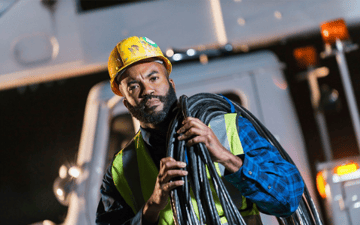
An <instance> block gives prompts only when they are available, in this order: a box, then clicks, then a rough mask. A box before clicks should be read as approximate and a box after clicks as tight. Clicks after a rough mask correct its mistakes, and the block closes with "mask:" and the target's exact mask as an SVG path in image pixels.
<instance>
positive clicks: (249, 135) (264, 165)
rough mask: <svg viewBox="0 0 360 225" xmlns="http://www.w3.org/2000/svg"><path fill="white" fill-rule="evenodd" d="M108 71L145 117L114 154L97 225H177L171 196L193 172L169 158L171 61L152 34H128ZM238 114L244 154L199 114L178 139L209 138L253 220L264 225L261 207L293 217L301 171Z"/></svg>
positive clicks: (113, 85) (195, 140)
mask: <svg viewBox="0 0 360 225" xmlns="http://www.w3.org/2000/svg"><path fill="white" fill-rule="evenodd" d="M108 69H109V74H110V77H111V80H110V82H111V88H112V90H113V92H114V93H115V94H117V95H120V96H123V97H124V99H123V103H124V105H125V106H126V107H127V109H128V110H129V112H130V113H131V114H132V115H133V116H134V117H135V118H137V119H138V120H139V121H140V131H139V133H138V134H137V135H136V136H135V138H134V140H133V141H132V142H130V143H129V144H128V145H127V147H125V148H124V149H123V150H121V151H120V152H119V153H118V154H117V155H116V156H115V158H114V160H113V162H112V165H110V167H109V169H108V170H107V172H106V174H105V176H104V179H103V184H102V186H101V200H100V203H99V206H98V210H97V214H96V215H97V218H96V222H97V224H172V223H173V221H172V220H173V217H172V212H171V209H170V206H169V193H170V191H171V190H172V189H174V188H176V187H179V186H182V185H184V183H183V181H181V180H176V181H173V182H171V181H170V180H171V179H172V178H176V177H181V176H186V175H187V171H186V170H181V168H185V167H186V164H185V163H183V162H178V161H176V160H175V159H173V158H170V157H166V146H165V141H166V134H167V129H168V126H169V122H170V121H171V119H172V118H173V117H174V111H173V110H174V108H175V107H176V102H177V98H176V94H175V83H174V81H173V80H172V79H171V78H170V73H171V69H172V67H171V63H170V62H169V60H168V59H167V58H165V57H164V56H163V54H162V52H161V50H160V48H159V47H158V46H157V45H156V44H155V43H154V42H152V41H151V40H149V39H148V38H145V37H141V38H139V37H130V38H127V39H125V40H123V41H121V42H119V43H118V44H117V45H116V47H115V48H114V50H113V51H112V52H111V54H110V57H109V64H108ZM234 118H236V120H237V123H238V128H239V129H238V130H236V133H235V134H236V138H235V139H237V141H239V140H240V141H239V143H240V148H242V149H241V154H237V153H236V152H239V151H238V150H239V149H235V150H233V149H231V150H229V149H227V148H225V147H224V144H223V143H222V142H220V141H219V139H218V137H217V136H216V135H215V133H216V132H215V133H214V131H213V130H212V129H210V128H209V126H207V125H206V124H204V123H202V122H201V121H200V120H199V119H197V118H191V117H188V118H186V119H184V121H183V122H182V126H181V128H180V129H179V130H178V131H177V133H178V134H179V136H178V139H179V140H186V143H187V145H188V146H191V145H194V144H197V143H204V144H205V146H206V147H207V149H208V151H209V153H210V155H211V157H212V159H213V161H214V162H217V163H219V165H220V164H221V165H222V166H223V167H224V168H225V172H224V174H223V176H224V177H225V180H226V181H227V182H229V183H230V186H231V187H229V189H232V190H233V191H231V192H230V194H231V197H232V199H233V200H235V201H234V203H235V204H236V205H238V206H239V207H238V208H239V210H240V212H241V214H242V215H243V217H244V219H245V221H246V222H247V224H261V220H260V217H259V211H261V212H264V213H267V214H271V215H275V216H281V217H285V216H289V215H291V214H292V213H293V212H294V211H295V210H296V209H297V207H298V204H299V201H300V199H301V195H302V192H303V188H304V184H303V182H302V179H301V176H300V174H299V172H298V171H297V169H296V168H295V167H294V166H293V165H291V164H290V163H288V162H286V161H285V160H283V159H282V157H281V156H280V155H279V153H278V151H277V150H276V149H275V148H274V147H273V146H272V145H271V144H270V143H269V142H268V141H266V140H265V139H264V138H262V137H260V136H259V135H258V134H257V132H256V131H255V129H254V127H253V126H252V125H251V123H250V122H249V121H248V120H246V119H245V118H242V117H240V116H236V117H234ZM210 123H211V122H210ZM234 123H236V121H235V120H234ZM233 127H236V126H233ZM236 129H237V128H236ZM235 139H234V140H235ZM235 141H236V140H235ZM234 190H235V191H234ZM237 199H240V202H239V201H238V200H237ZM219 213H220V212H219ZM220 216H223V215H220Z"/></svg>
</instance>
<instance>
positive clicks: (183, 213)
mask: <svg viewBox="0 0 360 225" xmlns="http://www.w3.org/2000/svg"><path fill="white" fill-rule="evenodd" d="M178 105H179V106H178V108H179V110H178V112H177V114H176V116H175V118H174V119H173V121H172V122H171V124H170V127H169V132H168V136H167V156H169V157H172V158H174V159H175V160H177V161H183V162H185V161H186V157H187V159H188V168H187V170H188V172H189V174H188V176H185V177H182V178H181V179H182V180H183V181H184V185H183V186H182V187H180V188H176V189H174V190H172V191H171V197H170V199H171V207H172V210H173V212H174V221H175V224H179V225H184V224H209V225H220V224H221V222H220V217H219V215H218V212H217V209H216V206H215V203H214V199H213V195H212V192H211V188H210V183H209V180H208V179H207V173H206V167H207V168H208V171H209V173H210V176H211V182H212V183H213V186H214V189H215V191H216V194H217V196H218V198H219V200H220V203H221V206H222V209H223V211H224V215H225V217H226V219H227V221H228V224H240V225H245V222H244V220H243V218H242V216H241V215H240V212H239V210H238V209H237V208H236V206H235V204H234V203H233V202H232V200H231V197H230V194H229V193H228V191H227V189H226V187H225V185H224V183H223V182H222V180H221V179H220V177H219V175H218V174H217V172H216V169H215V166H214V164H213V162H212V160H211V157H210V154H209V152H208V150H207V149H206V147H205V145H204V144H202V143H200V144H197V145H194V146H192V147H190V148H188V149H187V150H186V148H185V141H178V140H177V138H176V137H177V134H176V131H177V130H178V129H179V128H180V127H179V124H181V122H182V121H183V119H184V118H186V117H196V118H198V119H200V120H201V121H202V122H203V123H204V124H209V123H210V121H211V119H213V118H214V117H216V116H218V115H220V114H226V113H232V112H236V113H238V114H240V115H241V116H243V117H244V118H246V119H248V120H249V121H250V122H251V123H252V125H253V126H254V127H255V129H256V131H257V132H258V133H259V134H260V135H261V136H262V137H264V138H265V139H267V140H268V141H269V142H270V143H271V144H272V145H274V146H275V147H276V149H277V150H278V151H279V152H280V154H281V156H282V157H283V158H284V159H285V160H287V161H288V162H290V163H292V164H294V162H293V161H292V160H291V158H290V156H289V155H288V154H287V153H286V151H285V150H284V149H283V148H282V146H281V145H280V143H279V142H278V141H277V140H276V139H275V137H274V136H273V135H272V134H271V133H270V132H269V131H268V130H267V129H266V127H265V126H263V125H262V124H261V123H260V121H258V120H257V119H256V117H254V116H253V115H252V114H251V113H250V112H249V111H248V110H246V109H245V108H243V107H242V106H240V105H238V104H236V103H234V102H232V101H231V100H229V99H225V98H223V97H221V96H220V95H216V94H210V93H200V94H196V95H194V96H191V97H190V98H188V97H187V96H185V95H183V96H181V97H180V99H179V104H178ZM294 165H295V164H294ZM188 181H189V182H188ZM190 190H191V191H190ZM191 193H192V194H193V195H194V198H195V200H196V204H197V206H198V207H197V208H198V212H199V213H198V214H199V218H198V217H197V216H196V213H195V209H194V206H193V204H192V202H191ZM277 219H278V222H279V224H281V225H292V224H296V225H297V224H304V225H321V224H322V221H321V219H320V216H319V214H318V212H317V211H316V207H315V205H314V203H313V201H312V199H311V197H310V194H309V192H308V190H307V188H306V186H305V188H304V194H303V196H302V200H301V202H300V205H299V207H298V209H297V210H296V212H295V213H294V214H293V215H292V216H290V217H286V218H281V217H279V218H277Z"/></svg>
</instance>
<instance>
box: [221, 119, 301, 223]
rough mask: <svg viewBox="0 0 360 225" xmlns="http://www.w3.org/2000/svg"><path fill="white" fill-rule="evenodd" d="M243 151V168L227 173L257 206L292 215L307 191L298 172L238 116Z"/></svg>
mask: <svg viewBox="0 0 360 225" xmlns="http://www.w3.org/2000/svg"><path fill="white" fill-rule="evenodd" d="M238 125H239V137H240V141H241V144H242V147H243V150H244V153H245V155H244V157H243V158H244V161H243V165H242V167H241V168H240V169H239V170H238V171H236V172H235V173H233V174H230V175H227V176H225V179H226V180H228V181H229V182H231V183H232V184H233V185H234V186H235V187H237V189H238V190H239V191H240V192H241V194H242V195H243V196H245V197H246V198H249V199H250V200H251V201H252V202H254V203H256V205H257V207H258V209H259V210H260V211H262V212H264V213H267V214H271V215H275V216H282V217H286V216H290V215H291V214H292V213H293V212H294V211H295V210H296V209H297V207H298V205H299V202H300V200H301V195H302V193H303V190H304V183H303V181H302V178H301V175H300V173H299V171H298V170H297V169H296V167H295V166H294V165H292V164H291V163H289V162H287V161H286V160H284V159H283V158H282V157H281V155H280V153H279V152H278V150H277V149H276V148H275V147H274V146H272V145H271V144H270V143H269V142H268V141H267V140H265V139H264V138H262V137H261V136H260V135H259V134H258V133H257V132H256V130H255V128H254V127H253V126H252V124H251V123H250V122H249V121H248V120H247V119H245V118H242V117H239V118H238Z"/></svg>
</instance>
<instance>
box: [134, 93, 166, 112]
mask: <svg viewBox="0 0 360 225" xmlns="http://www.w3.org/2000/svg"><path fill="white" fill-rule="evenodd" d="M152 98H157V99H159V101H160V102H165V101H166V96H162V95H144V97H143V99H142V100H141V101H140V104H139V106H138V107H139V108H142V109H143V108H145V105H146V102H147V101H148V100H150V99H152Z"/></svg>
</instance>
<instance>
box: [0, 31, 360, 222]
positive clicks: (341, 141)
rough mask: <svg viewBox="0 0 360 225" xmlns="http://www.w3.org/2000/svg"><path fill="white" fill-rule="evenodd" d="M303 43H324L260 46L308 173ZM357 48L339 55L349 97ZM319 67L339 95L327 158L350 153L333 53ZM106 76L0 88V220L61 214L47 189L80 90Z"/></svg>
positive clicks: (309, 123)
mask: <svg viewBox="0 0 360 225" xmlns="http://www.w3.org/2000/svg"><path fill="white" fill-rule="evenodd" d="M349 32H350V36H351V37H352V40H353V42H354V43H360V28H359V27H358V26H355V27H351V28H349ZM307 45H313V46H315V47H316V49H317V51H318V53H320V52H321V51H323V49H324V47H323V42H322V40H321V37H320V34H315V35H312V36H307V37H303V38H301V39H299V38H298V39H288V40H283V41H281V42H279V43H276V44H274V45H272V46H270V47H267V48H266V49H268V50H271V51H273V52H275V53H276V55H277V56H278V57H279V59H280V61H282V62H284V63H285V64H286V68H285V70H284V72H285V75H286V79H287V81H288V84H289V88H290V92H291V95H292V98H293V100H294V103H295V107H296V111H297V114H298V116H299V120H300V123H301V128H302V131H303V135H304V138H305V140H306V148H307V151H308V157H309V160H310V165H312V168H311V171H312V173H313V176H314V180H315V175H316V171H315V163H316V162H322V161H324V160H325V157H324V155H323V153H322V149H321V144H320V138H319V135H318V131H317V128H316V125H315V120H314V117H313V111H312V108H311V103H310V92H309V88H308V84H307V82H306V81H298V80H297V79H295V75H296V74H298V73H299V72H302V71H303V69H301V68H299V67H298V66H297V65H296V62H295V59H294V58H293V50H294V49H295V48H297V47H304V46H307ZM258 50H260V49H252V50H251V51H258ZM359 54H360V51H359V50H356V51H353V52H351V53H348V54H346V57H347V60H348V66H349V70H350V73H351V79H352V83H353V88H354V90H355V94H356V98H357V99H360V91H359V90H360V87H359V86H360V78H359V74H360V67H359V59H360V55H359ZM210 60H215V59H210ZM175 66H180V65H176V64H175ZM319 66H327V67H328V68H329V69H330V74H329V76H327V77H325V78H321V79H319V84H320V85H323V84H327V85H329V86H330V87H332V88H335V89H336V90H338V91H339V94H340V100H341V101H342V107H341V109H340V110H339V111H327V112H326V120H327V123H328V128H329V131H330V138H331V144H332V148H333V155H334V158H335V159H339V158H343V157H348V156H356V155H358V154H359V151H358V149H357V145H356V139H355V135H354V131H353V128H352V123H351V118H350V114H349V110H348V108H347V104H346V99H345V94H344V91H343V88H342V82H341V79H340V76H339V70H338V67H337V63H336V61H335V57H329V58H326V59H320V60H319ZM107 79H108V75H107V71H104V72H101V73H96V74H91V75H87V76H82V77H77V78H71V79H66V80H62V81H54V82H48V83H42V84H38V85H32V86H27V87H23V88H16V89H10V90H5V91H1V92H0V99H1V100H0V109H1V116H0V128H1V136H0V137H1V139H0V143H1V151H0V159H1V164H0V171H1V173H0V180H1V182H0V199H1V206H0V207H1V208H0V218H1V224H30V223H33V222H36V221H42V220H44V219H50V220H52V221H54V222H56V223H60V222H62V221H63V219H64V218H65V216H66V211H67V208H66V207H64V206H62V205H60V203H58V202H57V200H56V198H55V196H54V194H53V191H52V185H53V181H54V180H55V178H56V177H57V176H58V170H59V167H60V166H61V165H62V164H64V163H74V162H75V161H76V154H77V150H78V146H79V141H80V135H81V128H82V122H83V115H84V109H85V103H86V98H87V94H88V92H89V91H90V89H91V87H92V86H94V85H95V84H97V83H98V82H100V81H103V80H107ZM359 104H360V103H359V101H358V105H359Z"/></svg>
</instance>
